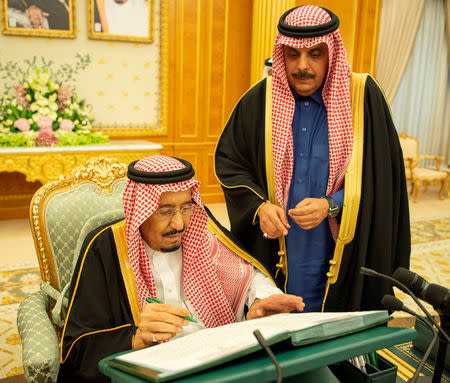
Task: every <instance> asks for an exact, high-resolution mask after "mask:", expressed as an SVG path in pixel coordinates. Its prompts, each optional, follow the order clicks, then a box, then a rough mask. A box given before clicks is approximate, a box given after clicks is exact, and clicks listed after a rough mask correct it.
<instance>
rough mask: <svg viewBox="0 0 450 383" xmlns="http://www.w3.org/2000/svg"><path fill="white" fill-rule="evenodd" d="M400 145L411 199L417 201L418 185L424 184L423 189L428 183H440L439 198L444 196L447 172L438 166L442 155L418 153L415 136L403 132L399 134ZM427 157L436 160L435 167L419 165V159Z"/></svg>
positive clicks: (417, 143) (417, 142)
mask: <svg viewBox="0 0 450 383" xmlns="http://www.w3.org/2000/svg"><path fill="white" fill-rule="evenodd" d="M399 139H400V145H401V147H402V151H403V158H404V160H405V173H406V180H407V181H410V182H411V186H412V188H411V194H412V195H413V201H414V202H416V201H417V195H418V193H419V189H420V186H421V185H422V184H425V191H426V189H427V188H428V186H429V185H434V184H437V183H439V182H440V183H441V188H440V189H439V198H440V199H443V198H444V190H445V184H446V182H447V181H446V180H447V173H446V172H445V171H442V170H441V168H440V161H443V160H444V157H439V156H433V155H428V154H427V155H419V141H418V140H417V138H415V137H412V136H408V135H407V134H405V133H400V134H399ZM422 159H428V160H434V161H435V162H436V168H433V169H432V168H423V167H419V160H422Z"/></svg>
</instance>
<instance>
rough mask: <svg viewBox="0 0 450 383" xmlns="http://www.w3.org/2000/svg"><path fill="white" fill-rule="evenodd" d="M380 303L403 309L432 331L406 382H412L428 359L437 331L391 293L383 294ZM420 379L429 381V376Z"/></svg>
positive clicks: (392, 308) (397, 309)
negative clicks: (418, 360)
mask: <svg viewBox="0 0 450 383" xmlns="http://www.w3.org/2000/svg"><path fill="white" fill-rule="evenodd" d="M381 303H382V304H383V305H384V306H386V307H387V308H388V309H391V310H394V311H405V312H407V313H408V314H411V315H413V316H415V317H416V318H417V319H418V320H420V321H421V322H422V323H424V324H425V325H426V326H427V327H428V328H429V329H430V330H431V331H432V332H433V339H432V340H431V342H430V344H429V345H428V347H427V349H426V350H425V353H424V354H423V356H422V359H421V361H420V363H419V365H418V366H417V368H416V371H415V372H414V375H413V377H412V378H411V379H410V380H408V383H413V382H415V381H416V380H417V378H418V376H419V374H420V372H421V371H422V369H423V366H424V365H425V363H426V361H427V360H428V357H429V356H430V353H431V351H432V349H433V347H434V345H435V344H436V341H437V339H438V332H437V331H436V330H435V329H434V327H433V326H432V325H431V324H430V323H429V322H428V321H427V320H425V319H424V318H422V317H421V316H420V315H419V314H417V313H415V312H414V311H412V310H410V309H409V308H407V307H406V306H405V305H404V304H403V303H402V301H401V300H400V299H398V298H396V297H394V296H393V295H385V296H384V297H383V299H382V300H381ZM420 380H421V381H427V382H428V381H430V380H431V378H429V377H426V378H424V379H420Z"/></svg>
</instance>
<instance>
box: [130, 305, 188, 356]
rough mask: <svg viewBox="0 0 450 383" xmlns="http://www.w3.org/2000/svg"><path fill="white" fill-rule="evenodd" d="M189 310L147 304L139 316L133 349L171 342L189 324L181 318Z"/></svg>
mask: <svg viewBox="0 0 450 383" xmlns="http://www.w3.org/2000/svg"><path fill="white" fill-rule="evenodd" d="M188 315H189V310H187V309H185V308H181V307H177V306H173V305H169V304H165V303H147V304H146V305H145V306H144V309H143V310H142V311H141V313H140V314H139V326H138V329H137V331H136V334H135V336H134V339H133V348H142V347H147V346H150V345H152V344H154V342H153V340H154V338H153V336H155V340H156V341H157V342H161V341H165V340H170V339H172V338H173V337H174V336H175V335H176V334H178V333H179V332H181V331H182V326H187V325H188V324H189V322H188V321H187V320H186V319H184V318H181V317H182V316H188Z"/></svg>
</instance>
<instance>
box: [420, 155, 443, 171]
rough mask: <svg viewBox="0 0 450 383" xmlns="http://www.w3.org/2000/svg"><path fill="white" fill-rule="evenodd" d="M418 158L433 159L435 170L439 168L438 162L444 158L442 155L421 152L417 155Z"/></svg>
mask: <svg viewBox="0 0 450 383" xmlns="http://www.w3.org/2000/svg"><path fill="white" fill-rule="evenodd" d="M419 159H420V160H435V161H436V170H439V171H440V170H441V165H440V162H441V161H444V160H445V157H442V156H433V155H431V154H421V155H419Z"/></svg>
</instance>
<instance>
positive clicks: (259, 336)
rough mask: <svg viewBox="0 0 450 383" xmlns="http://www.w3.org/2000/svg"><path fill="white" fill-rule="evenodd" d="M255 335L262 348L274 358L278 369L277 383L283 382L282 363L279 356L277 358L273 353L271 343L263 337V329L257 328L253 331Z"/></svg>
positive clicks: (273, 360)
mask: <svg viewBox="0 0 450 383" xmlns="http://www.w3.org/2000/svg"><path fill="white" fill-rule="evenodd" d="M253 335H254V336H255V338H256V339H257V341H258V343H259V344H260V345H261V346H262V348H263V349H264V350H266V352H267V354H268V355H269V357H270V359H272V362H273V364H274V365H275V368H276V370H277V383H281V381H282V380H283V374H282V372H281V367H280V364H279V363H278V360H277V358H275V355H274V354H273V352H272V350H271V349H270V347H269V344H268V343H267V341H266V339H265V338H264V337H263V334H261V331H259V330H255V331H253Z"/></svg>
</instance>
